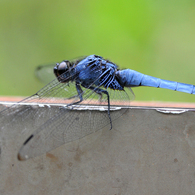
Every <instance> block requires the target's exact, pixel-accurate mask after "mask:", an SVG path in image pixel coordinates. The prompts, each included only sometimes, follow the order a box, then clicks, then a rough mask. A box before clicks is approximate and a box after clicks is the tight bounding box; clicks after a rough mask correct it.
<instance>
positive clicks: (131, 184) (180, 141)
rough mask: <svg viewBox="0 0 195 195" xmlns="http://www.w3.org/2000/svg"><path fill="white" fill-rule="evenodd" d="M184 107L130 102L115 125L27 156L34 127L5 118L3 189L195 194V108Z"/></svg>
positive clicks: (0, 163)
mask: <svg viewBox="0 0 195 195" xmlns="http://www.w3.org/2000/svg"><path fill="white" fill-rule="evenodd" d="M1 106H2V105H1ZM1 108H2V107H1ZM185 111H186V112H184V113H181V114H172V113H169V114H168V113H167V114H164V113H162V112H158V111H156V110H155V109H145V108H141V109H140V108H137V107H135V108H130V109H129V110H128V112H127V113H126V114H124V115H123V116H122V117H120V118H119V119H117V120H115V121H113V129H112V130H111V131H109V130H108V128H104V129H102V130H99V131H97V132H96V133H93V134H91V135H89V136H87V137H85V138H83V139H80V140H77V141H74V142H71V143H68V144H65V145H62V146H61V147H59V148H57V149H55V150H53V151H51V152H49V153H47V154H44V155H42V156H38V157H36V158H32V159H29V160H27V161H24V162H23V161H18V159H17V153H18V150H19V148H20V146H21V145H22V143H23V142H24V141H25V139H26V137H27V135H30V134H31V133H32V132H29V131H28V126H27V127H26V128H25V130H23V131H21V129H20V128H14V127H13V128H11V127H10V126H9V128H8V127H6V125H5V124H4V122H3V121H1V127H5V128H3V130H2V132H0V135H1V136H0V147H1V153H0V194H1V195H4V194H6V195H7V194H8V195H9V194H10V195H13V194H16V195H17V194H22V195H23V194H25V195H26V194H40V195H44V194H68V195H74V194H75V195H88V194H90V195H92V194H95V195H96V194H97V195H100V194H101V195H134V194H135V195H156V194H158V195H165V194H166V195H169V194H170V195H173V194H174V195H175V194H177V195H180V194H181V195H183V194H185V195H188V194H189V195H190V194H195V112H193V111H187V110H185ZM52 112H54V111H51V113H50V114H52ZM172 112H174V110H172ZM92 114H93V111H92ZM48 117H49V115H48ZM28 123H29V124H30V125H32V123H33V119H32V120H31V121H30V119H29V121H26V124H28ZM21 125H22V122H21ZM6 128H7V129H6Z"/></svg>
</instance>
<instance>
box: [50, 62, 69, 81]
mask: <svg viewBox="0 0 195 195" xmlns="http://www.w3.org/2000/svg"><path fill="white" fill-rule="evenodd" d="M70 69H71V63H70V62H69V61H68V60H64V61H62V62H61V63H56V66H55V67H54V69H53V71H54V74H55V76H56V77H57V78H58V80H59V82H61V83H66V82H68V81H69V79H68V78H69V76H70Z"/></svg>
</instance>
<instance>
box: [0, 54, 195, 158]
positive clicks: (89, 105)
mask: <svg viewBox="0 0 195 195" xmlns="http://www.w3.org/2000/svg"><path fill="white" fill-rule="evenodd" d="M50 67H51V66H40V67H38V69H37V74H39V75H38V76H40V77H41V74H42V73H44V74H45V75H47V74H49V72H48V70H49V69H50ZM52 68H53V73H54V75H55V78H54V80H52V81H51V82H49V83H48V84H47V85H46V86H45V87H43V88H42V89H41V90H39V91H38V92H37V93H35V94H34V95H32V96H30V97H28V98H26V99H24V100H22V101H20V102H18V103H16V104H14V105H12V106H10V107H8V108H6V109H5V110H3V111H1V112H0V117H1V118H2V119H3V120H6V117H7V116H9V119H7V120H6V125H7V126H8V127H9V126H10V127H11V128H14V125H15V124H17V123H19V122H18V121H19V118H20V120H22V121H25V119H26V118H27V117H30V118H31V119H33V120H34V121H35V122H34V124H35V125H34V126H33V127H30V128H33V129H34V130H33V131H34V132H33V133H32V134H31V135H30V136H29V137H28V138H27V139H26V141H25V142H24V143H23V145H22V147H21V148H20V150H19V153H18V159H19V160H27V159H29V158H33V157H36V156H39V155H41V154H43V153H46V152H49V151H51V150H53V149H55V148H57V147H59V146H61V145H63V144H66V143H68V142H72V141H74V140H78V139H81V138H83V137H85V136H87V135H89V134H92V133H94V132H96V131H98V130H100V129H102V128H103V127H105V126H107V127H108V128H109V129H112V122H113V120H115V119H117V118H119V117H120V116H122V115H123V114H124V113H125V112H126V111H127V110H128V108H129V103H130V101H131V100H133V99H134V93H133V91H132V89H131V88H133V87H139V86H150V87H157V88H166V89H170V90H175V91H180V92H185V93H189V94H195V86H194V85H191V84H185V83H179V82H175V81H169V80H163V79H159V78H156V77H152V76H148V75H145V74H142V73H139V72H137V71H135V70H131V69H124V70H121V69H119V68H118V66H117V65H116V64H115V63H113V62H111V61H109V60H107V59H104V58H103V57H101V56H98V55H90V56H87V57H83V58H80V59H76V60H72V61H68V60H64V61H62V62H61V63H57V64H56V65H52ZM32 105H33V106H34V105H38V106H40V107H44V106H45V107H46V109H47V110H48V112H49V110H50V109H51V106H53V107H55V108H56V106H57V108H56V109H55V113H54V114H52V115H49V114H48V116H47V117H46V116H45V115H43V116H42V115H41V113H40V112H41V111H39V110H40V109H34V107H33V106H32ZM37 121H38V122H37ZM3 128H4V127H3Z"/></svg>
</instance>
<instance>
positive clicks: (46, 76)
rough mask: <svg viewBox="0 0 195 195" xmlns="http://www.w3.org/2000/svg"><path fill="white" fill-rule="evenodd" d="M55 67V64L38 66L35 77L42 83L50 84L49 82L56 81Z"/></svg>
mask: <svg viewBox="0 0 195 195" xmlns="http://www.w3.org/2000/svg"><path fill="white" fill-rule="evenodd" d="M54 66H55V63H53V64H47V65H40V66H38V67H37V68H36V69H35V76H36V77H37V78H38V79H39V81H41V82H42V83H49V82H51V81H52V80H53V79H55V75H54V73H53V68H54Z"/></svg>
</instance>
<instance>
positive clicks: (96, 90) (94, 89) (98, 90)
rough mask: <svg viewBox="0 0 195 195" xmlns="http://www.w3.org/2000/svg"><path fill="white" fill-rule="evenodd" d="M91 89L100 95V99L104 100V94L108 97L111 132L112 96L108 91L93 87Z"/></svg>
mask: <svg viewBox="0 0 195 195" xmlns="http://www.w3.org/2000/svg"><path fill="white" fill-rule="evenodd" d="M89 89H91V90H93V91H94V92H95V93H97V94H98V95H100V99H102V93H104V94H105V95H107V99H108V117H109V119H110V130H111V129H112V119H111V116H110V96H109V93H108V92H107V91H106V90H103V89H99V88H95V87H92V86H90V87H89Z"/></svg>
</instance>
